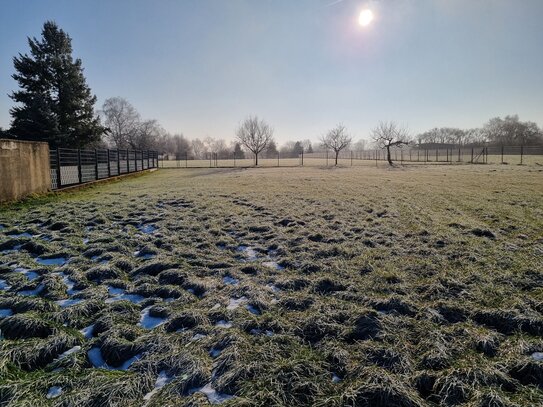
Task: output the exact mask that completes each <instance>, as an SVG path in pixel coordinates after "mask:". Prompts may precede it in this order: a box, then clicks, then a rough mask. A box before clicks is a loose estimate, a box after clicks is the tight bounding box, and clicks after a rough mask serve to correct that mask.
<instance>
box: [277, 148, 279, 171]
mask: <svg viewBox="0 0 543 407" xmlns="http://www.w3.org/2000/svg"><path fill="white" fill-rule="evenodd" d="M277 166H278V167H279V151H278V152H277Z"/></svg>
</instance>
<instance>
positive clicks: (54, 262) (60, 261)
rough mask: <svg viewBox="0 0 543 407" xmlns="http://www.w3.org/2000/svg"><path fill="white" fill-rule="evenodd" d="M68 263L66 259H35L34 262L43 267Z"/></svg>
mask: <svg viewBox="0 0 543 407" xmlns="http://www.w3.org/2000/svg"><path fill="white" fill-rule="evenodd" d="M67 261H68V259H67V258H66V257H51V258H48V259H42V258H41V257H36V262H37V263H39V264H41V265H43V266H62V265H63V264H65V263H66V262H67Z"/></svg>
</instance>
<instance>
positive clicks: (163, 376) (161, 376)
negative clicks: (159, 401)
mask: <svg viewBox="0 0 543 407" xmlns="http://www.w3.org/2000/svg"><path fill="white" fill-rule="evenodd" d="M173 378H174V377H173V376H169V375H168V374H167V373H166V371H165V370H162V371H161V372H159V373H158V377H157V379H156V382H155V388H154V389H153V390H151V391H150V392H149V393H147V394H146V395H145V396H143V399H144V400H145V401H149V400H151V397H153V395H154V394H155V393H156V392H157V391H159V390H160V389H161V388H162V387H164V386H166V385H167V384H168V383H170V382H171V381H172V380H173ZM146 404H147V403H146Z"/></svg>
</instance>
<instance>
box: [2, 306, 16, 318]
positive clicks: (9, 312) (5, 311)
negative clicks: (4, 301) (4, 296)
mask: <svg viewBox="0 0 543 407" xmlns="http://www.w3.org/2000/svg"><path fill="white" fill-rule="evenodd" d="M12 315H13V310H12V309H10V308H0V318H5V317H10V316H12Z"/></svg>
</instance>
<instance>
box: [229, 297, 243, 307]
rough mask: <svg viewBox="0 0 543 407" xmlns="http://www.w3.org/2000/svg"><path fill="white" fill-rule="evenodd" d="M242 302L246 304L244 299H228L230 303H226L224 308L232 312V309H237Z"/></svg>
mask: <svg viewBox="0 0 543 407" xmlns="http://www.w3.org/2000/svg"><path fill="white" fill-rule="evenodd" d="M244 302H247V298H246V297H240V298H230V301H229V302H228V305H227V306H226V309H228V310H234V309H236V308H238V307H239V306H240V305H241V304H243V303H244Z"/></svg>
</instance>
